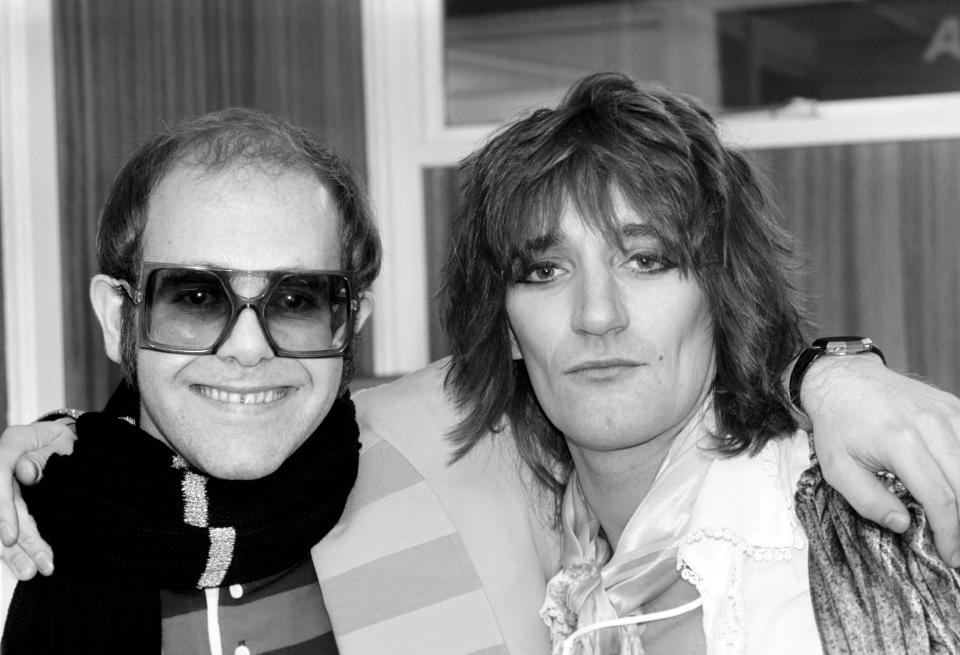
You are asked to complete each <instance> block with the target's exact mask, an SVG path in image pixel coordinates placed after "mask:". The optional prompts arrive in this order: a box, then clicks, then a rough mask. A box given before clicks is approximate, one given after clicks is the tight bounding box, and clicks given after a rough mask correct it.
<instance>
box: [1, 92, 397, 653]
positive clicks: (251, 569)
mask: <svg viewBox="0 0 960 655" xmlns="http://www.w3.org/2000/svg"><path fill="white" fill-rule="evenodd" d="M97 250H98V263H99V268H100V271H101V272H100V274H98V275H96V276H95V277H94V278H93V280H92V282H91V285H90V298H91V301H92V304H93V308H94V311H95V313H96V315H97V318H98V319H99V322H100V325H101V327H102V330H103V338H104V345H105V348H106V351H107V354H108V356H109V357H110V358H111V359H112V360H113V361H115V362H117V363H118V364H120V365H121V366H122V367H123V370H124V372H125V376H126V382H125V383H124V384H123V385H122V386H121V388H120V389H119V390H118V391H117V392H116V393H115V394H114V395H113V397H112V398H111V399H110V401H109V403H108V405H107V407H106V409H105V411H103V412H94V413H87V414H84V415H83V416H81V417H80V418H79V420H78V421H77V423H76V430H77V434H78V438H77V441H76V447H75V448H74V452H73V454H72V455H71V456H70V457H60V458H54V459H53V460H51V461H50V462H49V464H48V466H47V470H46V479H45V481H44V483H43V484H41V485H37V486H36V487H34V488H32V489H30V490H29V491H28V492H27V494H25V495H26V496H27V500H28V502H29V503H30V508H31V510H32V512H33V514H34V515H35V516H36V517H37V519H38V521H40V523H41V525H42V526H43V529H44V536H45V537H47V538H48V540H49V541H50V543H51V545H53V546H54V547H55V548H56V552H57V574H56V575H54V576H50V577H49V578H42V579H38V580H37V581H34V582H31V583H27V584H20V585H18V586H17V588H16V589H15V591H14V595H13V599H12V604H11V606H10V610H9V615H8V620H7V622H6V629H5V632H4V636H3V649H4V652H8V653H32V652H35V653H61V652H67V651H69V652H98V653H113V652H117V653H119V652H158V651H159V650H160V649H161V648H162V649H163V651H164V652H168V653H184V652H207V651H211V652H216V653H219V652H221V649H222V650H223V652H231V653H237V654H238V655H243V654H244V653H250V652H265V651H281V652H318V653H334V652H336V646H335V645H334V642H333V637H332V634H331V633H330V630H329V620H328V619H327V618H326V614H325V610H324V605H323V599H322V597H321V594H320V588H319V586H318V584H317V574H316V572H315V569H314V566H313V562H312V561H311V558H310V549H311V547H312V546H314V545H315V544H316V543H317V542H318V541H320V539H321V538H322V537H323V536H324V535H325V534H326V533H327V532H328V531H329V530H330V529H331V528H332V527H333V526H334V525H335V524H336V523H337V521H338V520H339V518H340V515H341V513H342V511H343V507H344V504H345V502H346V498H347V495H348V493H349V492H350V490H351V488H352V487H353V485H354V481H355V479H356V474H357V464H358V457H359V450H360V443H359V440H358V426H357V423H356V420H355V410H354V406H353V403H352V401H351V400H350V397H349V393H348V392H347V383H348V381H349V379H350V365H349V364H350V354H351V347H352V345H353V342H354V339H355V335H356V333H357V331H358V330H359V328H360V326H361V325H362V324H363V322H364V321H365V320H366V318H367V316H368V315H369V312H370V304H371V300H370V296H369V292H368V289H369V286H370V283H371V282H372V281H373V279H374V277H375V276H376V274H377V271H378V268H379V255H380V244H379V239H378V235H377V231H376V228H375V225H374V223H373V220H372V218H371V215H370V212H369V210H368V207H367V205H366V203H365V200H364V195H363V192H362V190H361V188H360V186H359V183H358V180H357V177H356V175H355V174H354V173H353V171H352V170H351V169H350V167H349V166H348V165H347V163H346V162H344V161H343V160H342V159H340V158H339V157H337V156H336V155H335V154H333V153H331V152H329V151H327V150H325V149H324V148H322V147H321V146H320V145H319V144H318V143H317V142H316V140H315V138H314V137H313V136H312V135H311V134H309V133H308V132H306V131H304V130H301V129H300V128H297V127H295V126H293V125H290V124H288V123H286V122H284V121H282V120H280V119H276V118H273V117H269V116H267V115H264V114H261V113H258V112H255V111H251V110H240V109H237V110H225V111H222V112H218V113H215V114H211V115H207V116H204V117H201V118H199V119H196V120H194V121H190V122H187V123H185V124H183V125H181V126H179V127H177V128H175V129H174V130H173V131H171V132H170V133H168V134H164V135H161V136H158V137H156V138H154V139H153V140H151V141H149V142H148V143H146V144H145V145H144V146H142V147H141V148H140V149H139V150H137V152H135V153H134V154H133V156H132V157H131V158H130V159H129V160H128V161H127V163H126V164H125V165H124V167H123V168H122V169H121V171H120V173H119V175H118V177H117V178H116V180H115V182H114V184H113V186H112V188H111V189H110V192H109V194H108V199H107V201H106V204H105V207H104V209H103V212H102V215H101V219H100V225H99V231H98V235H97ZM81 534H82V535H83V538H82V539H81V538H78V535H81Z"/></svg>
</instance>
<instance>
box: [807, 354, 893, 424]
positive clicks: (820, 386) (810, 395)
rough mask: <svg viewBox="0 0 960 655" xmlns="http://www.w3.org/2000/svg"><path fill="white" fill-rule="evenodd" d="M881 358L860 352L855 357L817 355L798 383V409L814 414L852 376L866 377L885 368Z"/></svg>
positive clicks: (877, 355)
mask: <svg viewBox="0 0 960 655" xmlns="http://www.w3.org/2000/svg"><path fill="white" fill-rule="evenodd" d="M885 368H886V363H885V361H884V359H883V357H882V356H881V355H879V354H877V353H872V352H869V353H863V354H862V355H858V356H857V357H820V358H818V359H817V360H816V361H814V362H813V363H811V364H810V366H809V367H807V371H806V374H805V375H804V376H803V380H802V382H801V386H800V402H801V410H800V411H805V412H806V413H807V414H815V413H816V412H817V409H818V407H819V406H820V405H821V404H822V403H823V402H824V401H825V400H826V399H827V398H829V397H830V396H831V395H832V394H834V393H836V392H837V391H838V390H839V389H840V387H841V386H842V385H843V384H845V382H844V381H847V382H849V380H850V378H851V376H854V377H865V376H869V375H871V373H873V372H875V371H877V370H879V369H885Z"/></svg>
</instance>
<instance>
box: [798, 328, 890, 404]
mask: <svg viewBox="0 0 960 655" xmlns="http://www.w3.org/2000/svg"><path fill="white" fill-rule="evenodd" d="M864 353H876V354H877V355H879V357H880V361H881V362H883V363H884V365H886V363H887V360H886V358H885V357H884V356H883V353H882V352H880V349H879V348H877V346H876V345H875V344H874V343H873V341H872V340H870V339H868V338H867V337H824V338H823V339H817V340H816V341H814V342H813V343H812V344H810V347H808V348H805V349H804V350H803V352H801V353H800V356H799V357H797V362H796V363H795V364H794V365H793V372H791V373H790V401H791V402H792V403H793V404H794V405H795V406H796V407H798V408H802V407H803V405H801V404H800V386H801V385H802V384H803V376H804V375H805V374H806V372H807V369H808V368H810V365H811V364H813V363H814V362H815V361H817V360H818V359H820V358H821V357H824V356H827V357H846V356H847V355H862V354H864Z"/></svg>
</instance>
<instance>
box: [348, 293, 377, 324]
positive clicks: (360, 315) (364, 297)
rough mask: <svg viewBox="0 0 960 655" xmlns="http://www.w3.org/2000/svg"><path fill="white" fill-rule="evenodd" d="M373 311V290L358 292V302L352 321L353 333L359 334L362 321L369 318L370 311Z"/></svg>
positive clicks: (364, 321)
mask: <svg viewBox="0 0 960 655" xmlns="http://www.w3.org/2000/svg"><path fill="white" fill-rule="evenodd" d="M372 311H373V292H371V291H364V292H363V293H361V294H360V304H359V306H358V307H357V317H356V320H355V321H354V323H353V333H354V334H359V333H360V330H362V329H363V325H364V323H366V322H367V319H368V318H370V312H372Z"/></svg>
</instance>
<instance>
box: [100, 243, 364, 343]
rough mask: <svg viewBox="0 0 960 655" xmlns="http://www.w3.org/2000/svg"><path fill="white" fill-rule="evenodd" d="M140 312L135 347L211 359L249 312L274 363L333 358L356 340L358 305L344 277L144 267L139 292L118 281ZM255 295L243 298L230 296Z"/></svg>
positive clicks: (329, 273)
mask: <svg viewBox="0 0 960 655" xmlns="http://www.w3.org/2000/svg"><path fill="white" fill-rule="evenodd" d="M119 284H120V286H121V288H122V289H123V291H124V292H125V293H126V294H127V296H129V297H130V299H131V300H132V301H133V302H134V303H135V304H136V305H137V312H138V320H139V323H140V344H139V345H140V347H141V348H149V349H151V350H159V351H161V352H167V353H179V354H184V355H212V354H214V353H215V352H216V351H217V349H218V348H219V347H220V345H221V344H223V342H224V341H226V340H227V338H228V337H229V336H230V331H231V330H232V329H233V326H234V324H235V323H236V322H237V317H239V316H240V312H242V311H243V310H245V309H247V308H250V309H252V310H253V311H254V313H255V314H256V315H257V320H258V321H259V322H260V327H261V328H262V329H263V334H264V336H265V337H266V339H267V342H268V343H269V344H270V347H271V348H273V351H274V353H276V355H277V356H278V357H338V356H340V355H342V354H343V353H344V351H346V349H347V347H348V346H349V345H350V339H351V336H352V335H353V320H354V314H355V313H356V310H357V300H356V299H355V298H354V297H353V295H352V293H351V288H350V273H348V272H346V271H245V270H235V269H224V268H210V267H207V266H183V265H177V264H158V263H155V262H145V263H144V264H143V269H142V271H141V273H140V284H139V285H138V286H137V288H136V289H133V288H132V287H131V285H130V283H129V282H126V281H124V280H120V281H119ZM237 288H239V289H241V290H243V289H246V288H253V289H257V290H260V291H259V293H257V295H254V296H241V295H239V294H238V293H237V292H236V291H235V289H237Z"/></svg>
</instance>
